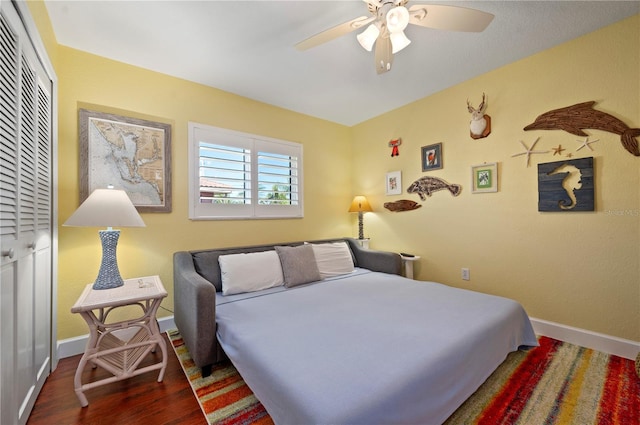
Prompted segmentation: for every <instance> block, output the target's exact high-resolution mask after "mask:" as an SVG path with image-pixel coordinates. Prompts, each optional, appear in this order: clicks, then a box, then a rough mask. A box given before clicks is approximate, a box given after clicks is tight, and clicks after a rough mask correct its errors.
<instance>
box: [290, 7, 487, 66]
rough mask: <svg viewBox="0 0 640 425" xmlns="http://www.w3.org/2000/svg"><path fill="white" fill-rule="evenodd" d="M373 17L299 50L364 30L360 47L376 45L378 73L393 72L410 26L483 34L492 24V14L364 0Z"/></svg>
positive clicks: (321, 35) (339, 28)
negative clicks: (396, 56) (396, 55)
mask: <svg viewBox="0 0 640 425" xmlns="http://www.w3.org/2000/svg"><path fill="white" fill-rule="evenodd" d="M363 1H364V2H365V3H367V5H368V8H369V12H370V13H371V15H372V16H360V17H358V18H355V19H352V20H350V21H348V22H345V23H342V24H340V25H338V26H335V27H333V28H330V29H328V30H326V31H323V32H321V33H319V34H316V35H314V36H312V37H310V38H308V39H306V40H304V41H301V42H300V43H298V44H296V48H297V49H298V50H307V49H310V48H312V47H315V46H318V45H320V44H322V43H326V42H327V41H331V40H333V39H334V38H338V37H340V36H342V35H344V34H347V33H350V32H352V31H355V30H358V29H360V28H363V27H364V26H365V25H367V24H369V26H368V27H367V29H365V30H364V31H363V32H361V33H360V34H358V35H357V39H358V42H359V43H360V45H361V46H362V47H363V48H364V49H366V50H368V51H371V50H372V49H373V46H374V44H375V47H376V50H375V65H376V71H377V72H378V74H382V73H385V72H387V71H389V70H391V64H392V62H393V54H394V53H397V52H399V51H400V50H402V49H404V48H405V47H407V46H408V45H409V43H411V40H409V39H408V38H407V36H406V35H405V33H404V30H405V28H406V27H407V25H408V24H414V25H420V26H422V27H426V28H435V29H441V30H449V31H466V32H481V31H484V29H485V28H486V27H487V25H489V23H490V22H491V20H492V19H493V15H492V14H490V13H487V12H482V11H479V10H475V9H467V8H464V7H458V6H448V5H436V4H414V5H412V6H411V7H409V8H406V7H405V5H406V4H407V3H408V2H409V0H380V1H378V0H363Z"/></svg>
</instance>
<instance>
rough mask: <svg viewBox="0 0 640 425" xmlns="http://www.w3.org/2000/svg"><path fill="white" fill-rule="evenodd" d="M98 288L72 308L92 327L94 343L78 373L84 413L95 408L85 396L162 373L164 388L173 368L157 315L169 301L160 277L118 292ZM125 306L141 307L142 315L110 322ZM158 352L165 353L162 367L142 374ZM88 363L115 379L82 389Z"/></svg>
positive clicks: (149, 368)
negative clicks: (114, 384)
mask: <svg viewBox="0 0 640 425" xmlns="http://www.w3.org/2000/svg"><path fill="white" fill-rule="evenodd" d="M92 286H93V284H89V285H87V286H86V287H85V289H84V291H83V292H82V294H81V295H80V298H78V301H76V303H75V304H74V306H73V307H72V308H71V312H72V313H79V314H80V315H81V316H82V318H83V319H84V320H85V321H86V322H87V325H88V326H89V331H90V333H89V341H88V342H87V347H86V349H85V352H84V354H83V356H82V358H81V359H80V363H79V364H78V368H77V369H76V374H75V379H74V386H75V391H76V395H77V396H78V399H79V400H80V404H81V405H82V407H85V406H87V405H88V404H89V402H88V401H87V397H86V396H85V395H84V391H85V390H88V389H91V388H95V387H98V386H100V385H105V384H109V383H112V382H116V381H120V380H123V379H127V378H130V377H132V376H136V375H140V374H142V373H146V372H151V371H153V370H158V369H160V374H159V375H158V382H162V378H163V377H164V371H165V369H166V367H167V344H166V343H165V341H164V339H163V338H162V335H161V334H160V329H159V328H158V322H157V320H156V312H157V311H158V307H159V306H160V303H161V302H162V299H163V298H165V297H166V296H167V291H166V290H165V289H164V286H162V282H161V281H160V278H159V277H158V276H147V277H141V278H134V279H126V280H125V281H124V285H123V286H120V287H118V288H112V289H101V290H94V289H93V288H92ZM124 306H138V307H140V308H141V309H142V311H141V315H140V316H137V317H134V318H130V319H125V320H120V321H116V322H108V318H109V315H110V314H111V313H112V312H113V311H114V310H116V309H118V308H121V307H124ZM156 347H160V350H161V351H162V360H161V361H160V362H158V363H155V364H152V365H149V366H145V367H142V368H138V367H139V365H140V363H141V362H142V360H143V359H144V358H145V357H146V356H147V354H149V353H150V352H154V351H155V349H156ZM87 363H90V364H91V365H92V366H93V367H94V368H95V367H96V366H100V367H102V368H104V369H105V370H107V371H109V372H110V373H111V374H113V376H112V377H109V378H105V379H102V380H99V381H95V382H90V383H87V384H82V371H83V370H84V367H85V366H86V364H87Z"/></svg>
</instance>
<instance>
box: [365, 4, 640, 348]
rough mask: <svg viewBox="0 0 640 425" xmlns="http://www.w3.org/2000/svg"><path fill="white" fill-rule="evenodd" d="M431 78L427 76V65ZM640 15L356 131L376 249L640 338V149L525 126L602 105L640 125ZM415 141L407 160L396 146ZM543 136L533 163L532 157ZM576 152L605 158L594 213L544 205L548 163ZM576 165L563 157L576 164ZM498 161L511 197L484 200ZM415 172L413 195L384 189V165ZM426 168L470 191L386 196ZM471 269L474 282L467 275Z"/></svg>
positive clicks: (446, 279) (505, 193) (611, 139)
mask: <svg viewBox="0 0 640 425" xmlns="http://www.w3.org/2000/svg"><path fill="white" fill-rule="evenodd" d="M425 72H427V73H428V70H426V71H425ZM639 80H640V16H639V15H636V16H634V17H632V18H629V19H626V20H624V21H622V22H620V23H618V24H615V25H612V26H609V27H606V28H604V29H602V30H600V31H597V32H594V33H592V34H588V35H586V36H584V37H581V38H579V39H576V40H574V41H571V42H568V43H565V44H562V45H560V46H558V47H556V48H553V49H550V50H547V51H544V52H542V53H540V54H537V55H534V56H531V57H528V58H526V59H524V60H521V61H518V62H516V63H513V64H510V65H507V66H504V67H502V68H500V69H497V70H495V71H492V72H489V73H487V74H485V75H482V76H480V77H478V78H474V79H472V80H469V81H466V82H464V83H462V84H460V85H457V86H455V87H452V88H450V89H447V90H444V91H442V92H440V93H437V94H435V95H433V96H430V97H427V98H424V99H422V100H420V101H417V102H415V103H412V104H410V105H407V106H405V107H402V108H399V109H397V110H395V111H393V112H390V113H387V114H385V115H382V116H380V117H377V118H374V119H372V120H370V121H368V122H365V123H362V124H360V125H357V126H355V127H354V128H353V131H354V136H353V137H354V144H353V152H354V169H353V176H354V190H355V191H356V192H362V193H364V194H366V195H367V196H368V197H369V200H370V201H371V202H372V206H373V208H374V209H375V210H376V213H374V214H372V213H368V214H366V215H365V223H366V224H365V228H366V230H367V233H369V236H371V238H372V242H371V245H372V246H373V247H375V248H383V249H390V250H396V251H406V252H412V253H414V254H417V255H420V256H421V260H420V262H419V264H417V265H416V268H417V274H418V278H419V279H422V280H434V281H438V282H443V283H447V284H449V285H453V286H458V287H463V288H469V289H473V290H478V291H482V292H487V293H493V294H499V295H502V296H506V297H511V298H514V299H516V300H518V301H520V302H522V304H523V305H524V306H525V308H526V309H527V311H528V313H529V314H530V315H531V316H533V317H536V318H540V319H545V320H549V321H554V322H559V323H562V324H566V325H570V326H575V327H579V328H584V329H588V330H591V331H595V332H600V333H604V334H609V335H613V336H617V337H621V338H627V339H632V340H636V341H638V340H640V157H635V156H633V155H631V154H630V153H629V152H627V151H626V150H625V149H623V147H622V145H621V143H620V137H619V136H617V135H615V134H611V133H607V132H603V131H592V130H586V131H587V133H589V135H590V137H589V139H590V140H595V139H599V141H598V142H597V143H595V144H593V145H591V146H592V147H593V149H594V151H593V152H590V151H588V150H586V149H582V150H580V151H577V152H576V149H577V148H578V147H579V146H580V143H578V142H577V140H578V139H584V138H583V137H578V136H574V135H572V134H568V133H565V132H562V131H542V130H538V131H526V132H525V131H523V127H524V126H526V125H527V124H530V123H531V122H533V121H534V119H535V118H536V117H537V116H538V115H540V114H541V113H544V112H547V111H549V110H552V109H556V108H560V107H564V106H569V105H572V104H575V103H579V102H585V101H590V100H595V101H597V104H596V109H598V110H600V111H604V112H607V113H610V114H613V115H614V116H616V117H617V118H619V119H621V120H622V121H624V122H625V123H626V124H627V125H629V126H632V127H636V128H637V127H640V85H639V84H640V83H639ZM483 92H486V93H487V95H488V110H487V113H488V114H489V115H490V116H491V117H492V129H493V130H492V133H491V135H490V136H489V137H487V138H485V139H480V140H473V139H471V138H470V137H469V128H468V121H469V119H470V115H469V113H468V112H467V108H466V100H467V98H469V99H470V100H471V102H472V104H474V105H475V106H478V103H479V102H480V98H481V96H482V93H483ZM396 137H402V145H401V146H400V156H398V157H395V158H391V157H390V148H388V147H387V142H388V140H389V139H391V138H396ZM538 137H540V141H539V142H538V144H537V146H536V149H537V150H550V151H551V153H549V154H546V155H534V156H532V158H531V166H530V167H527V166H526V160H525V158H524V157H515V158H512V155H513V154H515V153H518V152H521V151H522V150H523V149H522V146H521V145H520V143H519V141H520V140H522V141H524V142H525V143H526V144H528V145H531V143H532V142H533V141H534V140H535V139H536V138H538ZM438 142H442V144H443V154H444V162H443V163H444V168H443V169H441V170H437V171H430V172H427V173H423V172H422V169H421V163H420V148H421V146H425V145H429V144H433V143H438ZM558 145H562V147H563V148H566V151H564V152H563V154H567V153H572V154H573V158H583V157H588V156H593V157H594V158H595V159H594V161H595V191H596V211H595V212H582V213H579V212H567V213H550V212H546V213H542V212H538V210H537V201H538V192H537V164H538V163H541V162H553V161H558V160H560V159H561V158H560V156H558V155H555V156H554V155H553V150H552V148H553V147H557V146H558ZM563 159H564V158H563ZM484 162H498V163H499V172H500V191H499V192H498V193H489V194H472V193H471V189H470V182H471V172H470V167H471V166H472V165H477V164H482V163H484ZM398 170H400V171H402V182H403V187H404V189H405V191H404V192H403V194H402V195H397V196H385V190H384V189H385V173H386V172H390V171H398ZM423 175H430V176H435V177H440V178H443V179H445V180H446V181H448V182H450V183H458V184H461V185H462V186H463V191H462V194H461V195H460V196H458V197H452V196H451V195H450V194H449V193H446V192H436V193H435V194H434V195H433V196H432V197H431V198H427V200H426V201H424V202H422V207H421V208H420V209H418V210H415V211H409V212H402V213H391V212H389V211H387V210H385V209H384V208H383V207H382V204H383V203H384V202H388V201H393V200H398V199H411V200H414V201H419V198H418V196H417V195H414V194H407V193H406V188H407V187H408V186H409V184H411V182H413V181H414V180H416V179H418V178H419V177H421V176H423ZM462 267H468V268H470V271H471V280H470V281H469V282H465V281H463V280H461V278H460V269H461V268H462Z"/></svg>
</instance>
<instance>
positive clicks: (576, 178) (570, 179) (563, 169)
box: [549, 164, 582, 210]
mask: <svg viewBox="0 0 640 425" xmlns="http://www.w3.org/2000/svg"><path fill="white" fill-rule="evenodd" d="M554 174H566V176H565V177H564V178H563V179H562V188H563V189H564V190H565V191H566V192H567V196H569V199H571V203H570V204H569V205H566V202H565V200H564V199H561V200H559V201H558V206H559V207H560V208H562V209H563V210H570V209H572V208H574V207H575V206H576V194H575V192H574V191H575V190H577V189H580V188H581V187H582V181H581V180H580V179H581V178H582V173H581V172H580V170H579V169H578V168H576V167H574V166H573V165H569V164H562V165H561V166H559V167H558V168H556V169H555V170H553V171H552V172H550V173H549V175H550V176H551V175H554Z"/></svg>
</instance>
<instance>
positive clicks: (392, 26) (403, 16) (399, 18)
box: [386, 6, 409, 34]
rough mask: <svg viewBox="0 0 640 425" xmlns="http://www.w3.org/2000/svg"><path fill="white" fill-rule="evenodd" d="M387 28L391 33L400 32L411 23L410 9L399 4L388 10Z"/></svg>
mask: <svg viewBox="0 0 640 425" xmlns="http://www.w3.org/2000/svg"><path fill="white" fill-rule="evenodd" d="M386 20H387V29H388V30H389V32H390V33H391V34H395V33H399V32H402V31H404V29H405V28H406V27H407V25H409V11H408V10H407V8H406V7H404V6H397V7H394V8H393V9H391V10H389V11H388V12H387V18H386Z"/></svg>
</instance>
